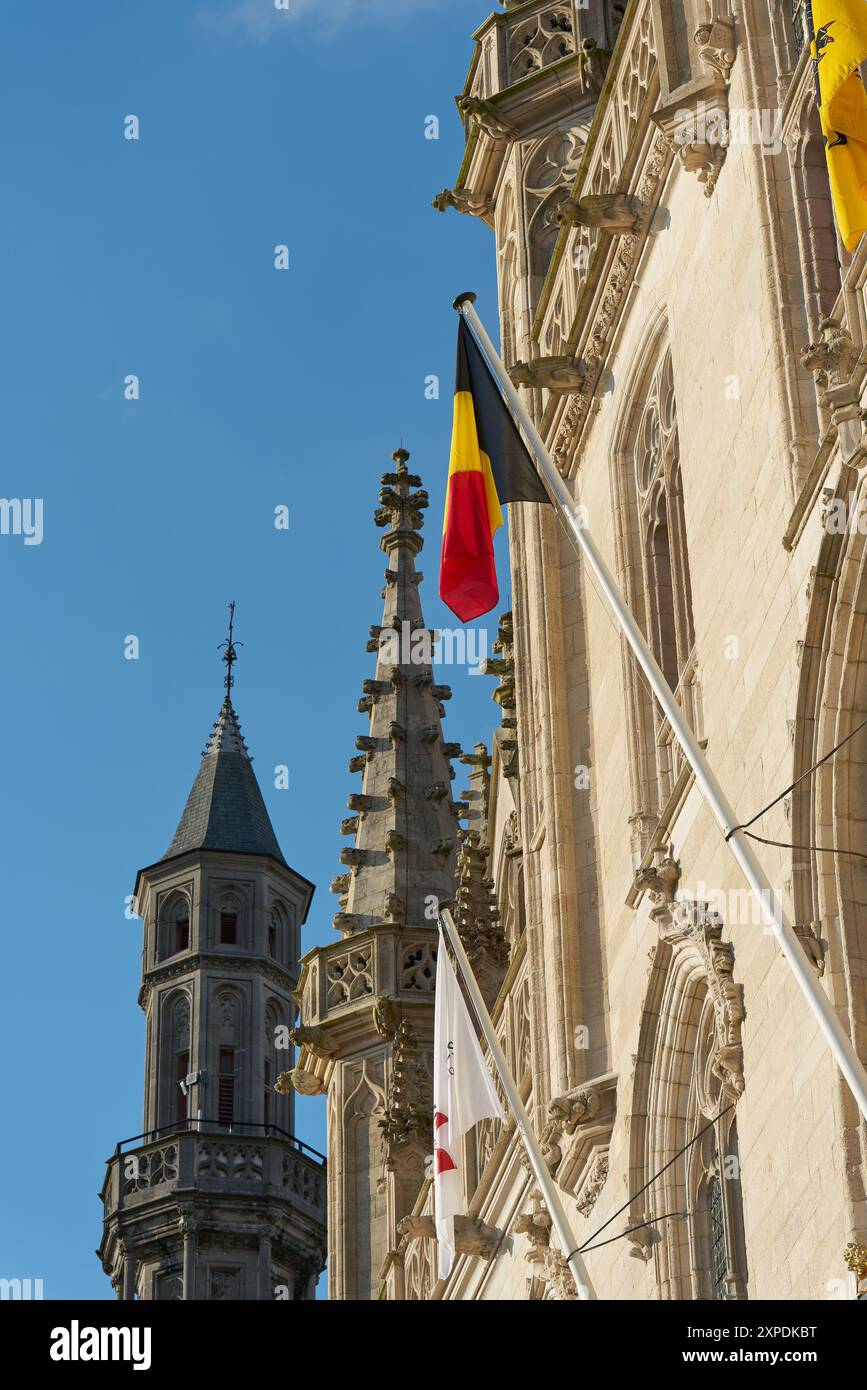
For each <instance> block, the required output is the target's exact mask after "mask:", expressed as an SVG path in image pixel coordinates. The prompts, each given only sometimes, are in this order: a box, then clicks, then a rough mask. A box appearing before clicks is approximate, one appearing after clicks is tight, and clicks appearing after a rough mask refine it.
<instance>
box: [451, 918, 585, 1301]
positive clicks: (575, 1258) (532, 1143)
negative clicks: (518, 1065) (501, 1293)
mask: <svg viewBox="0 0 867 1390" xmlns="http://www.w3.org/2000/svg"><path fill="white" fill-rule="evenodd" d="M439 918H440V926H441V927H442V928H443V930H444V931H445V933H446V935H447V936H448V939H449V945H450V946H451V948H452V950H453V951H454V953H455V959H456V961H457V963H458V968H459V969H460V972H461V976H462V978H463V982H464V986H465V987H466V991H467V994H468V995H469V996H470V1003H471V1004H472V1006H473V1008H474V1009H475V1012H476V1017H477V1019H478V1020H479V1025H480V1027H481V1030H482V1033H483V1034H484V1038H485V1042H486V1043H487V1044H488V1051H489V1052H490V1054H491V1060H492V1062H493V1063H494V1066H495V1067H496V1069H497V1075H498V1076H499V1078H500V1081H501V1083H502V1086H503V1090H504V1091H505V1093H506V1099H507V1101H508V1102H509V1108H510V1109H511V1111H512V1114H513V1115H514V1117H515V1124H516V1125H517V1127H518V1133H519V1134H520V1136H521V1138H522V1139H523V1141H524V1148H525V1149H526V1150H527V1157H528V1158H529V1160H530V1164H531V1166H532V1169H533V1172H534V1173H535V1174H536V1181H537V1182H538V1184H539V1188H540V1190H541V1193H542V1197H543V1199H544V1202H545V1206H546V1207H547V1208H548V1213H549V1215H550V1217H551V1223H552V1225H553V1227H554V1230H555V1232H556V1234H557V1239H558V1240H559V1242H560V1249H561V1250H562V1252H563V1258H564V1259H565V1261H566V1263H567V1265H568V1266H569V1268H570V1270H571V1271H572V1277H573V1279H574V1280H575V1287H576V1289H577V1290H578V1297H579V1298H580V1299H595V1297H596V1294H595V1293H594V1291H593V1286H592V1284H591V1283H590V1276H589V1274H588V1273H587V1270H586V1268H585V1266H584V1261H583V1260H582V1258H581V1256H580V1254H579V1253H578V1249H577V1245H578V1242H577V1241H576V1239H575V1236H574V1234H573V1232H572V1228H571V1226H570V1225H569V1218H568V1216H567V1215H566V1210H565V1208H564V1206H563V1203H562V1202H561V1200H560V1194H559V1192H558V1191H557V1188H556V1186H555V1184H554V1181H553V1179H552V1177H551V1174H550V1172H549V1171H548V1165H547V1164H546V1162H545V1160H544V1158H543V1157H542V1150H541V1148H540V1147H539V1141H538V1139H537V1138H536V1132H535V1130H534V1129H533V1126H532V1125H531V1124H530V1119H529V1116H528V1115H527V1112H526V1110H525V1109H524V1104H523V1101H522V1100H521V1097H520V1095H519V1093H518V1088H517V1086H516V1085H515V1082H514V1080H513V1079H512V1073H511V1072H510V1071H509V1063H508V1062H507V1061H506V1056H505V1053H504V1052H503V1049H502V1048H501V1047H500V1042H499V1039H498V1037H497V1034H496V1032H495V1030H494V1024H493V1020H492V1018H491V1015H490V1014H489V1013H488V1010H487V1007H486V1005H485V1001H484V999H483V998H482V992H481V990H480V989H479V986H478V984H477V983H476V977H475V975H474V974H473V968H472V966H471V965H470V962H469V960H468V959H467V953H466V951H465V950H464V943H463V942H462V941H461V938H460V934H459V932H458V929H457V927H456V926H455V921H454V918H453V917H452V914H451V913H450V912H449V910H448V908H447V907H443V908H440V914H439Z"/></svg>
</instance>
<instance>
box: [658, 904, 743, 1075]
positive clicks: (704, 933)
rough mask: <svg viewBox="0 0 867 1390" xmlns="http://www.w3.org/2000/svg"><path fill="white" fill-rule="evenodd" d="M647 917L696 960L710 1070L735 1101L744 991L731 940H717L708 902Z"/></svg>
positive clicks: (717, 924) (719, 924) (716, 919)
mask: <svg viewBox="0 0 867 1390" xmlns="http://www.w3.org/2000/svg"><path fill="white" fill-rule="evenodd" d="M652 915H653V917H654V918H655V920H656V923H657V926H658V927H659V933H660V937H661V938H662V939H663V940H664V941H667V942H669V944H670V945H672V946H674V947H675V949H679V948H680V947H682V945H683V943H684V942H687V941H689V942H691V943H692V944H693V945H694V946H695V947H696V949H697V950H698V952H699V955H700V956H701V959H702V963H703V965H704V968H705V973H706V975H707V980H708V991H709V993H710V997H711V1000H712V1003H713V1010H714V1019H715V1025H716V1045H715V1049H714V1056H713V1063H712V1071H713V1075H714V1076H716V1077H717V1078H718V1079H719V1081H720V1082H721V1083H722V1086H723V1090H724V1091H725V1093H726V1094H727V1095H728V1097H729V1099H736V1098H737V1097H738V1096H739V1095H740V1094H741V1093H742V1091H743V1089H744V1073H743V1066H744V1061H743V1046H742V1040H741V1025H742V1024H743V1020H744V1004H743V987H742V986H741V985H737V984H735V982H734V979H733V971H734V962H735V951H734V946H733V945H732V944H731V942H728V941H723V940H722V931H723V921H722V918H721V917H720V916H719V914H718V913H717V912H714V911H712V910H711V909H710V908H709V907H708V905H707V903H705V902H696V901H693V900H692V899H685V900H683V901H680V902H678V903H676V904H668V905H661V906H660V907H659V908H657V909H656V910H655V911H654V913H653V914H652Z"/></svg>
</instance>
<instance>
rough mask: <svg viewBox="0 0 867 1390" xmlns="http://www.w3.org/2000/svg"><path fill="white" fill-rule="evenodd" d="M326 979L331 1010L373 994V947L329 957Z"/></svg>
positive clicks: (364, 947)
mask: <svg viewBox="0 0 867 1390" xmlns="http://www.w3.org/2000/svg"><path fill="white" fill-rule="evenodd" d="M325 978H326V981H327V989H326V1003H327V1004H328V1007H329V1008H334V1007H335V1006H339V1005H340V1004H351V1003H353V1002H354V1001H355V1000H356V999H360V998H362V997H363V996H364V995H365V994H372V993H373V975H372V969H371V947H370V946H362V947H356V949H355V950H353V951H347V952H346V953H345V954H342V955H339V956H329V957H328V959H327V963H326V969H325Z"/></svg>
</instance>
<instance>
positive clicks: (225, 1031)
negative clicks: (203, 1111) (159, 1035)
mask: <svg viewBox="0 0 867 1390" xmlns="http://www.w3.org/2000/svg"><path fill="white" fill-rule="evenodd" d="M215 1003H216V1024H217V1028H216V1039H215V1042H216V1057H215V1067H214V1071H215V1073H216V1086H215V1087H213V1088H212V1089H211V1088H209V1099H208V1103H209V1106H210V1107H212V1108H213V1107H215V1114H213V1115H211V1116H209V1117H208V1118H209V1119H215V1120H216V1121H217V1122H218V1124H219V1125H221V1126H224V1127H225V1128H227V1129H230V1128H231V1127H232V1125H233V1124H234V1123H235V1122H236V1121H238V1120H241V1119H243V1118H244V1116H243V1115H242V1114H241V1113H240V1106H239V1095H238V1089H237V1088H238V1085H239V1080H240V1063H241V1051H240V1043H241V1037H242V1026H241V1023H242V1015H241V1010H242V1001H241V999H240V997H239V995H238V994H237V993H236V992H235V990H231V989H226V990H221V991H220V993H219V994H218V996H217V998H216V1001H215Z"/></svg>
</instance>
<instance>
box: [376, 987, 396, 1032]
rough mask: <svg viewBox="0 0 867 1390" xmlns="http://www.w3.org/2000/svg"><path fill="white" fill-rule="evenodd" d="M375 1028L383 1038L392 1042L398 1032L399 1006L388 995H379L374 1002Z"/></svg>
mask: <svg viewBox="0 0 867 1390" xmlns="http://www.w3.org/2000/svg"><path fill="white" fill-rule="evenodd" d="M373 1026H374V1028H375V1029H376V1031H377V1033H378V1034H379V1036H380V1037H381V1038H387V1039H389V1040H390V1039H391V1038H393V1037H394V1035H395V1033H396V1032H397V1006H396V1004H395V1001H394V1000H393V999H390V998H389V996H388V995H387V994H378V995H377V996H376V999H375V1000H374V1004H373Z"/></svg>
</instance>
